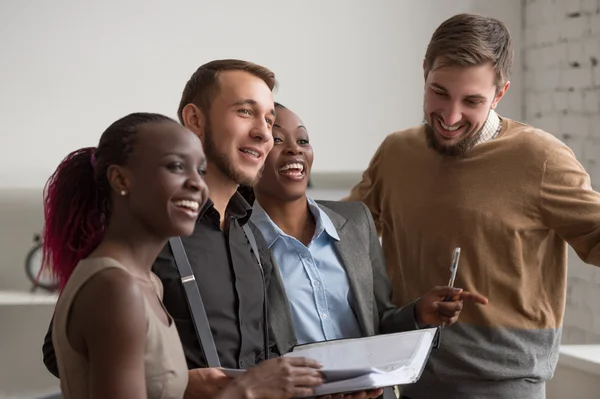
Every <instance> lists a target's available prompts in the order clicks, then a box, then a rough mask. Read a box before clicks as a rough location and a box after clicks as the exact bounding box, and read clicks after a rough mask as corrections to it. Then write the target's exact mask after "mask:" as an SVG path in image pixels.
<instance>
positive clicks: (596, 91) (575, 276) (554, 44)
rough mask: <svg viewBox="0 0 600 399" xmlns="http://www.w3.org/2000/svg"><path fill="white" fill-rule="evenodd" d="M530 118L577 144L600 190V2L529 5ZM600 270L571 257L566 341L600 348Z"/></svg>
mask: <svg viewBox="0 0 600 399" xmlns="http://www.w3.org/2000/svg"><path fill="white" fill-rule="evenodd" d="M524 26H525V31H524V32H525V34H524V39H525V41H524V59H525V68H526V70H525V75H524V81H525V94H526V95H525V103H524V105H525V113H526V121H527V122H529V123H531V124H533V125H535V126H537V127H539V128H542V129H545V130H547V131H548V132H550V133H552V134H555V135H556V136H557V137H558V138H559V139H561V140H563V141H564V142H565V143H566V144H567V145H569V146H570V147H571V148H572V149H573V151H574V153H575V154H576V156H577V158H578V159H579V160H580V162H581V163H582V164H583V166H584V167H585V168H586V169H587V171H588V172H589V173H590V175H591V177H592V184H593V186H594V188H595V189H596V190H600V158H599V156H600V66H597V64H598V61H600V3H598V2H597V1H596V0H592V1H587V0H584V1H572V0H535V1H530V0H529V1H527V3H526V9H525V19H524ZM598 304H600V268H597V267H594V266H590V265H587V264H585V263H583V262H582V261H581V260H580V259H579V258H578V257H577V255H576V254H575V253H574V252H573V251H572V250H571V251H570V252H569V274H568V296H567V309H566V313H565V323H564V335H563V343H568V344H590V343H596V344H600V308H599V307H598Z"/></svg>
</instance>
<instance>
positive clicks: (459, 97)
mask: <svg viewBox="0 0 600 399" xmlns="http://www.w3.org/2000/svg"><path fill="white" fill-rule="evenodd" d="M495 76H496V75H495V71H494V67H493V65H492V64H491V63H485V64H481V65H476V66H469V67H464V66H458V65H444V63H443V59H441V58H440V59H439V60H437V61H436V62H435V63H434V66H433V68H432V69H431V71H429V72H428V73H426V79H425V97H424V106H423V108H424V113H425V121H426V122H427V126H426V133H427V139H428V143H429V145H430V147H432V148H433V149H435V150H436V151H438V152H440V153H442V154H447V155H462V154H464V153H465V152H466V151H468V150H469V149H470V148H472V147H473V146H474V145H475V144H476V142H477V140H478V139H479V137H480V135H481V129H482V128H483V126H484V125H485V122H486V120H487V117H488V115H489V112H490V110H491V109H494V108H495V107H496V105H497V104H498V101H500V99H501V98H502V96H503V95H504V93H505V92H506V90H507V89H508V85H509V83H506V85H505V86H504V87H503V88H502V89H501V90H499V91H497V88H496V84H495Z"/></svg>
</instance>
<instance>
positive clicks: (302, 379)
mask: <svg viewBox="0 0 600 399" xmlns="http://www.w3.org/2000/svg"><path fill="white" fill-rule="evenodd" d="M288 381H289V384H290V385H292V386H294V387H316V386H318V385H322V384H323V383H324V382H325V379H324V378H323V377H321V376H317V377H315V376H312V375H294V376H291V377H290V378H289V380H288Z"/></svg>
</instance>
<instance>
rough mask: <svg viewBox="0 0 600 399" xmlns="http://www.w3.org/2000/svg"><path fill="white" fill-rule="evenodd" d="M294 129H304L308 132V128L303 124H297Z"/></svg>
mask: <svg viewBox="0 0 600 399" xmlns="http://www.w3.org/2000/svg"><path fill="white" fill-rule="evenodd" d="M296 129H304V130H306V131H307V132H308V129H307V128H306V126H304V125H298V127H297V128H296Z"/></svg>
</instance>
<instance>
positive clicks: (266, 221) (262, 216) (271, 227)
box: [251, 197, 340, 248]
mask: <svg viewBox="0 0 600 399" xmlns="http://www.w3.org/2000/svg"><path fill="white" fill-rule="evenodd" d="M307 201H308V209H309V210H310V212H311V213H312V215H313V217H314V218H315V222H316V227H315V235H314V236H313V240H314V239H316V238H318V237H319V236H320V235H321V234H322V233H323V232H325V233H326V234H327V235H329V236H330V237H331V238H333V239H334V240H336V241H339V240H340V237H339V235H338V233H337V230H336V229H335V226H334V225H333V223H332V222H331V219H330V218H329V216H327V214H326V213H325V212H323V211H322V210H321V208H319V205H317V203H316V202H315V201H314V200H313V199H311V198H308V197H307ZM251 220H252V222H253V223H254V224H255V225H256V227H258V229H259V230H260V231H261V233H262V234H263V236H264V238H265V241H266V242H267V246H268V247H269V248H271V247H272V246H273V244H274V243H275V241H276V240H277V239H278V238H279V237H281V236H283V237H290V236H289V235H287V234H285V233H284V232H283V230H281V229H280V228H279V226H277V225H276V224H275V223H274V222H273V220H271V218H270V217H269V215H268V214H267V212H266V211H265V210H264V209H263V207H262V206H260V204H259V203H258V201H254V205H253V208H252V215H251Z"/></svg>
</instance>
